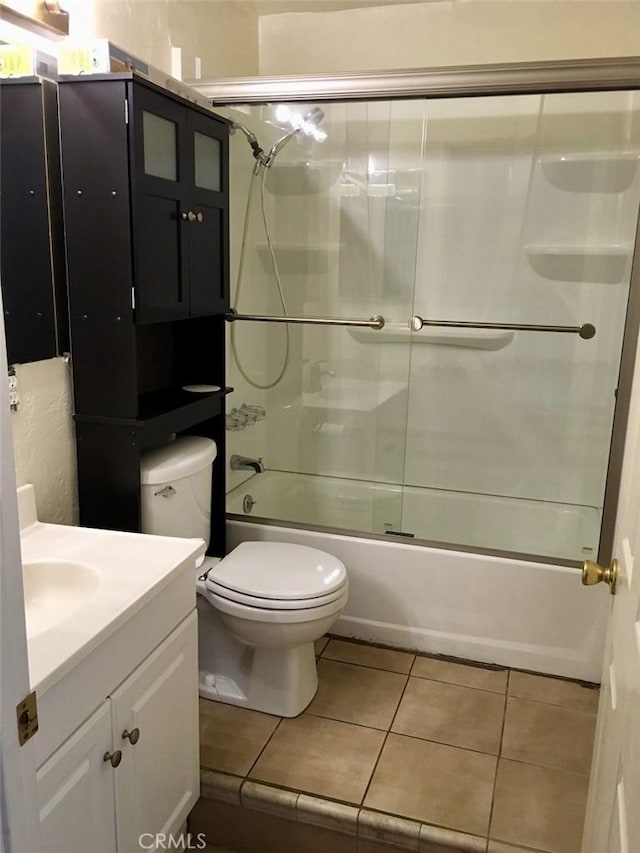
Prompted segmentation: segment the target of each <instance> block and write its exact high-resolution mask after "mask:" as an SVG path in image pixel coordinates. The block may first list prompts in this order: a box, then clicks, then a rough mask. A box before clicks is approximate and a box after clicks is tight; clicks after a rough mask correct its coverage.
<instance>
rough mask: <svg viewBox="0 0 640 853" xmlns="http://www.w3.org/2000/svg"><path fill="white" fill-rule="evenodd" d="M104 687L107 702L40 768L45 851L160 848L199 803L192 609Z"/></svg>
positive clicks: (136, 852)
mask: <svg viewBox="0 0 640 853" xmlns="http://www.w3.org/2000/svg"><path fill="white" fill-rule="evenodd" d="M105 687H106V688H107V690H106V695H107V696H108V698H107V699H106V700H105V701H104V702H103V703H102V704H101V705H100V706H99V708H98V709H97V710H96V711H94V713H93V714H92V715H91V716H90V717H89V719H87V720H86V721H85V722H84V723H83V724H82V725H81V726H80V727H79V728H78V729H77V730H76V731H75V732H74V733H73V734H72V735H71V736H70V737H69V738H68V739H67V740H65V742H64V743H63V744H62V745H61V746H60V747H59V748H58V749H57V750H56V751H55V752H54V753H53V755H51V757H50V758H48V759H47V760H46V761H45V762H44V764H43V765H42V766H41V767H40V769H39V770H38V774H37V778H38V795H39V809H40V824H41V827H42V836H43V846H44V850H45V851H46V853H67V851H69V850H91V853H140V850H141V849H154V848H153V845H152V841H153V837H154V836H155V835H156V834H157V833H166V834H169V833H174V834H176V833H177V832H178V831H179V828H180V827H181V825H182V824H183V823H184V821H185V820H186V818H187V815H188V814H189V812H190V811H191V809H192V808H193V806H194V805H195V802H196V800H197V798H198V795H199V760H198V693H197V617H196V613H195V611H192V612H191V614H190V615H189V616H188V617H187V618H186V619H184V620H183V621H182V622H181V624H180V625H179V626H178V627H177V628H176V629H175V630H174V631H173V632H172V633H171V634H170V635H169V636H168V637H167V638H166V639H165V640H164V641H163V642H162V643H160V645H159V646H158V647H157V648H156V649H155V650H154V651H152V652H151V654H149V655H148V656H147V657H146V658H145V659H144V660H143V661H142V662H141V663H140V664H139V665H138V666H137V668H136V669H135V670H134V671H133V672H132V673H131V675H129V676H128V677H127V678H126V679H125V680H124V681H122V683H121V684H119V685H117V684H114V685H111V686H109V685H105ZM117 751H120V752H121V756H118V755H117ZM114 754H115V758H112V759H111V760H110V759H109V758H108V757H107V758H105V756H113V755H114ZM118 759H120V760H119V763H118ZM113 764H116V765H117V766H113ZM145 833H146V834H145ZM140 836H143V839H142V843H141V842H140Z"/></svg>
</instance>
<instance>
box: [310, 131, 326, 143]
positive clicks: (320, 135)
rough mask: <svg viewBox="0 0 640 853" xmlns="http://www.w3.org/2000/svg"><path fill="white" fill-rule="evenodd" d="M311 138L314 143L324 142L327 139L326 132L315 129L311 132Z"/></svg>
mask: <svg viewBox="0 0 640 853" xmlns="http://www.w3.org/2000/svg"><path fill="white" fill-rule="evenodd" d="M313 138H314V139H315V141H316V142H324V141H325V139H326V138H327V132H326V130H320V128H316V129H315V131H314V132H313Z"/></svg>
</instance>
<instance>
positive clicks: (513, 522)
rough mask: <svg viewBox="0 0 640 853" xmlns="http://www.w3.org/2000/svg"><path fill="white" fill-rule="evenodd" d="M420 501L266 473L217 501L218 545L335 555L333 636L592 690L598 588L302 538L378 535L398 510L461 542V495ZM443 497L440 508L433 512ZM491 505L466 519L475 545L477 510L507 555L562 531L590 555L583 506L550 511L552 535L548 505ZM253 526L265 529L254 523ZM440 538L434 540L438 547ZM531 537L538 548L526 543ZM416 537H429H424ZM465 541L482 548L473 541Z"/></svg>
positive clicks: (545, 571) (401, 549)
mask: <svg viewBox="0 0 640 853" xmlns="http://www.w3.org/2000/svg"><path fill="white" fill-rule="evenodd" d="M430 491H432V490H426V489H412V490H411V489H410V491H409V493H408V492H407V487H405V489H404V495H403V494H402V491H401V490H400V489H399V488H396V487H390V486H385V485H380V484H375V483H363V482H361V481H349V480H343V479H341V478H336V477H318V476H309V475H300V474H288V473H284V472H277V471H266V472H264V473H263V474H259V475H255V476H253V477H251V478H249V480H247V481H245V482H244V483H243V484H242V485H240V486H238V487H237V488H235V489H234V490H233V491H232V492H230V493H229V495H228V496H227V497H228V500H227V509H228V511H229V513H231V515H230V516H229V519H228V522H227V534H228V547H229V548H233V547H234V546H235V545H237V544H238V543H240V542H242V541H245V540H265V541H274V540H280V541H283V542H295V543H298V544H302V545H311V546H315V547H317V548H322V549H323V550H326V551H328V552H330V553H332V554H335V556H337V557H339V558H340V559H341V560H342V561H343V562H344V563H345V565H346V566H347V570H348V572H349V583H350V590H349V602H348V604H347V606H346V608H345V610H344V611H343V613H342V615H341V617H340V619H339V620H338V622H337V623H336V625H335V627H334V629H333V633H335V634H337V635H340V636H345V637H353V638H356V639H361V640H367V641H369V642H375V643H381V644H385V645H389V646H393V647H397V648H403V649H412V650H417V651H423V652H431V653H435V654H444V655H450V656H453V657H460V658H465V659H468V660H476V661H482V662H485V663H494V664H499V665H503V666H511V667H516V668H520V669H527V670H532V671H534V672H543V673H550V674H555V675H562V676H567V677H571V678H579V679H583V680H586V681H594V682H597V681H599V680H600V672H601V666H602V656H603V649H604V639H605V633H606V624H607V616H608V610H609V594H608V589H603V588H602V587H595V588H589V589H587V588H583V587H582V586H581V584H580V572H579V571H578V570H577V569H576V568H573V567H568V566H560V565H555V564H553V563H551V562H536V561H535V560H523V559H512V558H509V557H504V556H490V555H486V554H479V553H474V552H462V551H455V550H448V549H447V548H446V547H428V546H424V545H416V544H412V543H411V540H408V541H406V542H404V541H398V539H396V538H395V537H394V538H393V539H391V540H389V541H386V540H385V539H382V538H378V539H372V538H367V537H364V536H358V535H345V534H342V533H334V532H331V531H326V530H314V529H311V527H312V526H313V527H316V526H320V525H322V526H326V527H340V528H343V529H344V528H345V527H350V528H352V529H360V530H362V529H366V530H372V529H373V530H380V529H381V528H380V525H381V524H390V525H395V524H399V512H400V511H402V512H403V518H404V527H405V529H406V528H407V519H408V518H409V517H414V516H415V518H416V521H418V520H419V519H425V518H433V517H434V514H435V513H436V512H437V513H438V515H439V516H440V517H441V520H442V519H443V520H444V521H445V522H446V523H448V524H449V527H448V528H446V530H447V531H448V535H451V536H453V535H454V534H456V532H460V531H459V530H458V531H456V529H455V525H456V524H459V523H461V522H460V519H461V518H464V513H465V509H468V506H465V499H467V503H468V500H469V499H470V498H471V497H472V496H468V495H460V493H438V494H435V495H434V494H420V493H425V492H430ZM247 495H249V496H250V501H254V503H253V506H252V507H251V509H250V512H248V513H246V512H244V511H243V502H244V504H245V509H246V508H248V502H247V501H245V497H246V496H247ZM447 499H449V506H448V508H447V507H446V506H443V504H446V502H447ZM492 500H493V501H494V502H493V503H489V504H488V505H487V506H485V507H484V508H482V507H481V508H480V509H478V508H476V510H475V513H472V515H473V518H474V525H475V528H476V534H477V536H478V537H481V536H482V535H483V534H482V520H483V512H485V511H486V512H487V521H488V520H489V510H491V513H492V514H491V519H490V520H491V526H492V529H496V528H500V527H501V525H504V527H503V533H504V534H506V535H507V539H506V540H505V538H504V536H503V538H502V542H503V543H505V542H508V541H509V539H508V537H509V536H511V537H514V538H513V541H514V542H516V541H517V542H518V543H519V546H518V549H517V550H523V548H522V541H523V540H522V538H520V539H517V538H515V537H516V533H517V532H518V531H520V534H522V532H524V533H525V534H527V531H529V532H528V535H530V537H531V544H532V545H533V544H535V545H536V546H537V551H538V553H540V551H541V550H542V549H541V544H542V542H547V546H548V545H549V542H550V541H551V539H552V538H553V536H560V535H562V532H563V531H564V533H565V535H567V536H568V535H575V536H576V540H575V541H574V542H573V543H572V544H573V545H574V546H579V547H580V548H581V549H582V548H585V549H586V548H591V549H594V548H595V543H592V542H588V540H585V539H584V538H580V537H582V536H583V534H584V530H585V529H586V524H585V518H584V516H581V514H580V512H579V510H581V509H585V508H574V507H561V506H560V510H561V517H562V515H564V518H565V521H566V522H568V523H566V524H564V525H563V524H561V523H560V522H559V521H558V519H557V516H556V517H554V516H552V515H551V514H550V510H549V506H550V507H551V508H553V507H554V505H544V504H542V505H541V504H536V502H533V501H505V500H504V499H492ZM500 500H502V503H503V504H504V506H502V509H503V511H504V517H503V518H500V517H499V516H498V517H497V516H496V509H497V508H500V506H499V505H497V504H496V503H495V501H500ZM250 501H249V502H250ZM529 504H533V506H528V505H529ZM514 505H516V507H518V506H519V507H520V509H521V511H522V516H523V517H522V518H520V519H518V518H517V514H515V511H514V509H513V506H514ZM558 506H559V505H555V507H556V508H557V507H558ZM586 509H592V508H586ZM571 510H575V512H574V513H573V514H572V513H571V512H570V511H571ZM536 511H537V512H536ZM593 511H594V512H596V510H593ZM393 513H395V516H394V515H393ZM509 513H511V514H509ZM411 514H413V515H411ZM525 515H526V518H524V516H525ZM585 515H586V513H585ZM253 517H264V518H268V519H270V521H269V522H261V521H260V522H259V521H254V520H252V518H253ZM278 517H279V518H281V519H286V520H287V521H289V522H293V523H295V524H297V525H309V529H305V528H304V527H303V526H296V527H287V526H281V525H278V524H277V521H276V522H275V523H274V521H273V519H274V518H276V519H277V518H278ZM532 521H533V522H535V524H533V523H532ZM545 523H546V525H547V528H546V530H545V527H544V524H545ZM538 525H540V526H539V527H538ZM486 526H487V528H488V527H489V525H488V524H487V525H486ZM382 529H383V528H382ZM392 529H398V528H397V527H395V526H394V527H393V528H392ZM444 529H445V528H440V530H439V532H438V536H439V538H440V539H442V538H443V537H442V530H444ZM532 530H533V532H531V531H532ZM558 531H560V532H558ZM567 531H568V533H567ZM466 532H467V533H469V531H468V530H467V531H466ZM538 534H539V536H540V539H537V538H536V536H537V535H538ZM419 535H420V536H421V538H423V537H424V538H428V537H426V536H424V532H423V531H420V534H419ZM452 541H453V542H455V541H456V540H455V539H453V540H452ZM458 541H460V540H458ZM463 541H464V540H463ZM467 543H468V544H471V545H474V546H476V547H485V548H487V547H492V546H491V545H490V544H486V543H485V542H483V541H480V539H473V537H470V538H468V539H467ZM551 546H552V547H553V546H554V543H553V542H552V543H551ZM493 547H495V545H493ZM501 547H503V548H508V547H509V546H508V544H502V546H501ZM514 550H516V549H514ZM532 550H533V548H532ZM547 550H548V551H549V550H551V549H550V548H549V547H547ZM582 553H585V554H586V553H588V552H587V551H584V552H582V551H579V552H578V553H577V554H576V552H575V550H574V551H573V554H572V558H573V559H581V556H582Z"/></svg>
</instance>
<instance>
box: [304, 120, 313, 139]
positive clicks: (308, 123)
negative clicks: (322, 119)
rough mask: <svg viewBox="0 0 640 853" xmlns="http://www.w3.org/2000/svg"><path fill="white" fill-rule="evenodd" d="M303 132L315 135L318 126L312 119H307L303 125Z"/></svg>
mask: <svg viewBox="0 0 640 853" xmlns="http://www.w3.org/2000/svg"><path fill="white" fill-rule="evenodd" d="M302 132H303V133H304V135H305V136H313V134H314V133H315V132H316V126H315V124H314V123H313V122H312V121H305V122H304V123H303V125H302Z"/></svg>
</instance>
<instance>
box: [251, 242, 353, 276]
mask: <svg viewBox="0 0 640 853" xmlns="http://www.w3.org/2000/svg"><path fill="white" fill-rule="evenodd" d="M273 249H274V252H275V256H276V263H277V264H278V270H279V272H281V273H282V274H283V275H318V274H319V273H326V272H329V270H331V269H334V268H335V266H336V265H337V263H338V260H339V257H340V244H339V243H330V244H328V245H326V246H308V245H306V244H304V243H299V244H296V243H276V244H275V245H274V247H273ZM257 251H258V257H259V258H260V262H261V264H262V267H263V269H264V271H265V272H267V273H269V274H273V265H272V263H271V253H270V252H269V247H268V245H267V244H266V243H259V244H258V246H257Z"/></svg>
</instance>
